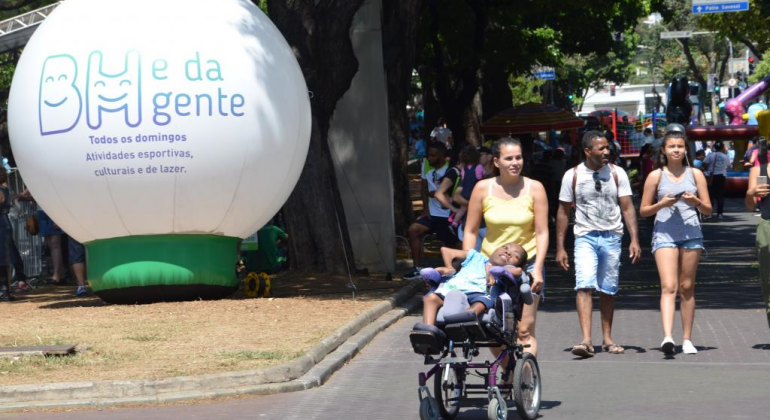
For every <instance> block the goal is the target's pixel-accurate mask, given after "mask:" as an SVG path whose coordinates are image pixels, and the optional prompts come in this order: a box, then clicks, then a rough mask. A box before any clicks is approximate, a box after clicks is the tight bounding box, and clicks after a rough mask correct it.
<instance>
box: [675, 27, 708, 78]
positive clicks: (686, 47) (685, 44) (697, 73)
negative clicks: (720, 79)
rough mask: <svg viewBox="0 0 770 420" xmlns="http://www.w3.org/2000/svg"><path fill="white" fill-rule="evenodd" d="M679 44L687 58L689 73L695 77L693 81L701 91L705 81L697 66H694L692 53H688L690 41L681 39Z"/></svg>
mask: <svg viewBox="0 0 770 420" xmlns="http://www.w3.org/2000/svg"><path fill="white" fill-rule="evenodd" d="M680 43H681V44H682V50H684V55H685V57H687V64H688V65H689V66H690V71H692V74H693V75H695V80H696V81H697V82H698V84H699V85H700V86H701V89H704V90H705V89H706V79H705V78H704V77H703V73H701V72H700V69H699V68H698V65H697V64H695V58H694V57H693V56H692V51H690V40H689V39H687V38H682V39H681V41H680Z"/></svg>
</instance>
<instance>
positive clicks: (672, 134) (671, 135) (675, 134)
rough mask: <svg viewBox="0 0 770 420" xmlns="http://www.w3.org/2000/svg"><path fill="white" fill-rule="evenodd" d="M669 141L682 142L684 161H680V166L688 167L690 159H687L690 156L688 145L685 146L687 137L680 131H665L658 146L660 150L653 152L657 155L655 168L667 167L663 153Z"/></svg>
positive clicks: (666, 160)
mask: <svg viewBox="0 0 770 420" xmlns="http://www.w3.org/2000/svg"><path fill="white" fill-rule="evenodd" d="M670 139H675V140H684V160H683V161H682V165H684V166H690V159H689V158H688V156H689V155H690V145H689V144H687V135H686V134H684V133H683V132H681V131H667V132H666V134H665V135H664V136H663V143H661V144H660V149H658V150H656V151H655V153H656V154H657V155H658V156H657V158H656V159H655V168H656V169H660V168H662V167H664V166H666V165H668V158H667V157H666V154H665V153H663V151H664V150H665V149H666V143H668V141H669V140H670Z"/></svg>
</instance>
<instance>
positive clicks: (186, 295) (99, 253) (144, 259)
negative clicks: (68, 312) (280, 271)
mask: <svg viewBox="0 0 770 420" xmlns="http://www.w3.org/2000/svg"><path fill="white" fill-rule="evenodd" d="M238 241H239V238H232V237H228V236H217V235H147V236H126V237H122V238H112V239H103V240H98V241H93V242H89V243H86V244H85V247H86V253H87V256H88V279H89V283H90V286H91V290H93V292H94V293H95V294H96V295H97V296H99V297H100V298H102V299H103V300H105V301H107V302H111V303H150V302H166V301H181V300H197V299H220V298H223V297H226V296H228V295H230V294H231V293H233V292H234V291H236V290H238V286H239V282H238V279H237V277H236V275H235V264H236V262H237V259H238V256H237V254H236V248H237V244H238Z"/></svg>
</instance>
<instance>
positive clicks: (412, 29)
mask: <svg viewBox="0 0 770 420" xmlns="http://www.w3.org/2000/svg"><path fill="white" fill-rule="evenodd" d="M421 7H422V0H383V2H382V13H383V25H382V51H383V56H384V61H385V74H386V77H387V87H388V130H389V134H390V136H389V138H390V166H391V173H392V176H393V180H392V181H393V216H394V219H395V224H396V232H399V233H401V234H406V230H407V228H408V227H409V224H410V223H412V221H413V219H414V211H413V209H412V200H411V198H410V196H409V174H408V171H407V162H408V160H409V148H408V143H409V120H408V118H407V114H406V105H407V103H408V101H409V87H410V85H411V81H412V69H413V68H414V61H415V50H416V48H417V43H416V42H415V38H416V36H417V30H418V28H419V23H420V13H419V12H420V8H421Z"/></svg>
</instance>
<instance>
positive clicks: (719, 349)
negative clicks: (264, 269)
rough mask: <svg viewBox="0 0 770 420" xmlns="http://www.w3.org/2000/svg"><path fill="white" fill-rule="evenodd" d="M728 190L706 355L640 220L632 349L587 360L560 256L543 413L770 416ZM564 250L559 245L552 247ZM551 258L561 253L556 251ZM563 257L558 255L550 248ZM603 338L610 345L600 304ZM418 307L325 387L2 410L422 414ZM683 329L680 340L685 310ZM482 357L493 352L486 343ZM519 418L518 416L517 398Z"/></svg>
mask: <svg viewBox="0 0 770 420" xmlns="http://www.w3.org/2000/svg"><path fill="white" fill-rule="evenodd" d="M741 203H742V200H737V199H734V200H729V202H728V207H727V211H726V218H725V219H724V220H721V221H707V222H706V223H705V225H704V235H705V237H706V241H705V245H706V247H707V249H708V255H706V254H705V253H704V259H703V260H702V262H701V264H700V266H699V272H698V280H697V286H696V292H695V294H696V307H697V309H696V317H695V328H694V332H693V342H694V343H695V345H696V347H697V348H698V350H699V353H698V354H697V355H684V354H681V353H677V354H676V355H674V356H673V357H666V356H664V355H663V353H662V352H661V351H660V349H659V346H660V342H661V340H662V338H663V337H662V331H661V325H660V314H659V311H658V299H659V292H660V289H659V287H658V278H657V271H656V268H655V263H654V260H653V259H652V255H651V254H650V246H649V243H650V241H649V239H650V228H651V223H650V222H648V221H646V220H642V221H640V230H641V236H642V249H643V261H642V262H641V263H640V264H639V265H636V266H632V265H631V264H629V263H628V262H627V261H625V263H624V264H623V266H622V268H621V292H620V295H619V297H618V301H617V307H616V309H617V310H616V314H615V324H614V330H613V331H614V334H613V336H614V339H615V340H616V342H618V343H620V344H623V345H624V346H625V348H626V353H625V354H623V355H612V354H607V353H602V352H598V353H597V354H596V357H594V358H592V359H587V360H576V359H575V358H574V356H573V355H572V354H571V353H570V351H569V350H570V348H571V346H572V345H573V344H576V343H577V342H578V341H579V339H580V331H579V328H578V322H577V314H576V312H575V309H574V292H573V291H572V283H573V282H572V279H571V276H570V274H568V273H563V272H559V270H558V269H557V268H556V267H555V266H554V265H553V264H552V262H550V263H549V265H548V268H547V284H548V289H547V292H546V293H547V294H546V300H545V302H544V304H543V305H542V306H541V308H540V312H539V314H538V322H537V325H538V329H537V337H538V342H539V352H540V353H539V355H538V361H539V363H540V369H541V375H542V386H543V388H542V389H543V403H542V409H541V411H540V414H541V418H542V419H546V420H557V419H578V420H581V419H597V420H599V419H607V420H619V419H624V420H633V419H650V418H658V417H665V418H672V419H679V420H684V419H720V420H721V419H768V418H770V397H768V395H769V394H768V392H769V391H770V330H768V325H767V322H766V318H765V315H764V313H763V312H762V302H761V293H760V286H759V282H758V271H757V268H756V265H755V262H756V257H755V252H754V247H753V244H754V231H755V226H756V223H757V220H758V218H757V217H754V216H753V215H752V214H749V213H746V212H745V211H743V210H742V208H741ZM551 248H553V246H552V247H551ZM549 258H550V257H549ZM550 260H551V261H552V258H550ZM594 308H595V311H594V317H593V322H594V326H595V328H594V334H593V337H594V344H595V345H596V346H597V350H600V349H599V348H598V347H599V344H600V342H601V333H600V329H599V325H600V324H599V314H598V310H597V309H598V302H596V303H595V306H594ZM418 320H420V314H415V315H412V316H407V317H405V318H404V319H402V320H401V321H399V322H398V323H396V324H394V325H393V326H392V327H390V328H389V329H388V330H386V331H384V332H383V333H381V334H380V335H379V336H378V337H377V338H376V339H375V340H374V341H373V342H372V343H371V344H369V345H368V346H367V347H366V348H365V349H364V350H363V351H362V352H361V353H360V354H359V355H358V356H356V357H355V358H354V359H353V360H352V361H351V362H350V363H349V364H348V365H347V366H345V367H343V368H342V369H341V370H340V371H338V372H337V373H336V374H335V375H333V376H332V377H331V378H330V380H329V381H328V382H327V383H326V384H325V385H323V386H322V387H320V388H315V389H311V390H308V391H302V392H297V393H291V394H281V395H272V396H262V397H253V398H251V397H249V398H243V399H237V400H227V401H209V402H203V403H194V404H185V405H179V406H167V407H148V408H137V409H105V410H104V411H80V412H70V413H21V414H7V415H0V418H3V419H6V418H7V419H13V420H16V419H38V420H60V419H78V420H91V419H116V420H118V419H126V420H128V419H131V420H134V419H142V420H152V419H169V418H171V419H185V420H192V419H206V420H219V419H223V420H224V419H227V420H231V419H259V420H273V419H275V420H277V419H297V420H304V419H347V418H365V419H372V420H373V419H400V418H404V419H417V418H419V416H418V398H417V373H418V372H420V371H421V369H425V367H424V366H423V365H422V359H421V357H420V356H418V355H416V354H414V353H413V352H412V350H411V346H410V344H409V339H408V333H409V330H410V329H411V326H412V325H413V324H414V323H415V322H417V321H418ZM675 325H676V329H675V331H674V334H675V335H674V338H675V340H676V341H677V343H678V344H680V342H681V327H680V325H679V318H678V312H677V320H676V322H675ZM482 355H483V353H482ZM485 418H486V409H464V410H463V411H461V412H460V415H459V416H458V419H468V420H471V419H485ZM509 418H511V419H515V418H518V417H517V415H516V413H515V409H514V408H511V410H510V412H509Z"/></svg>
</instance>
